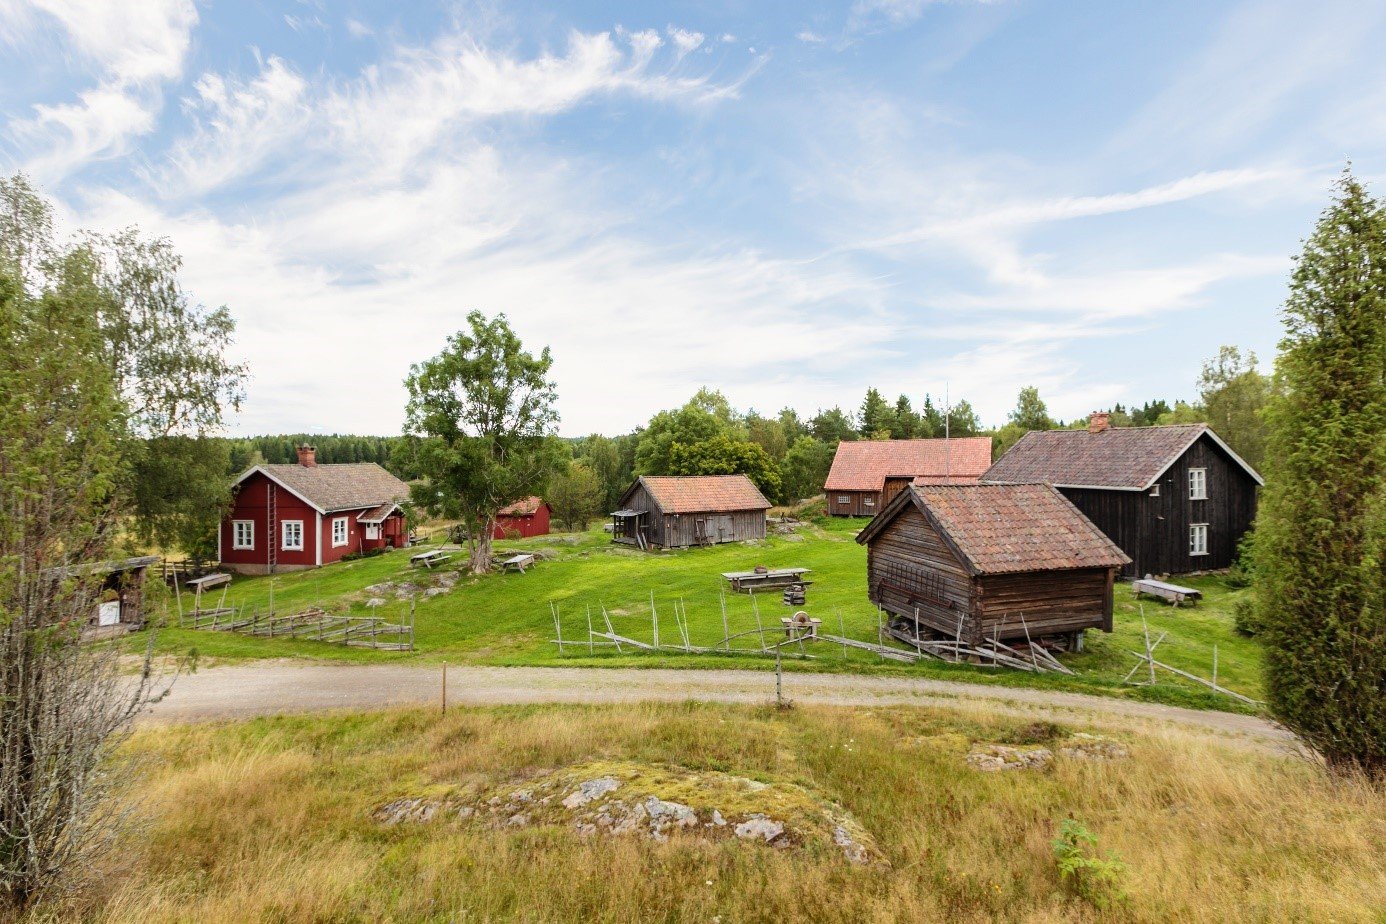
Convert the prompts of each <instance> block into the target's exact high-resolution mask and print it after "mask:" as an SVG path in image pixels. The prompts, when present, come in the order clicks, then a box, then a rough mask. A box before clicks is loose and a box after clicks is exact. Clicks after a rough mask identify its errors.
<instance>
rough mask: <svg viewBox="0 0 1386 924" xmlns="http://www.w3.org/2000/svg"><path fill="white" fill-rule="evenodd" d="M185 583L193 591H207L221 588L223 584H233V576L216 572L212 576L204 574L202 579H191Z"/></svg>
mask: <svg viewBox="0 0 1386 924" xmlns="http://www.w3.org/2000/svg"><path fill="white" fill-rule="evenodd" d="M183 583H184V584H185V585H187V586H188V587H191V588H192V589H193V590H206V589H207V588H209V587H220V586H221V585H222V584H229V583H231V575H229V574H226V573H225V572H222V571H214V572H212V573H211V574H204V575H202V577H195V578H189V579H188V580H186V581H184V582H183Z"/></svg>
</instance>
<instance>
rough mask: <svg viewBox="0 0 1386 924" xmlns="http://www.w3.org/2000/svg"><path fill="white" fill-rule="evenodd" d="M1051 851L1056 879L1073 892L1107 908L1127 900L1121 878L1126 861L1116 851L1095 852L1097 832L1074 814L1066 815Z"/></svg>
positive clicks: (1124, 874) (1094, 904) (1124, 870)
mask: <svg viewBox="0 0 1386 924" xmlns="http://www.w3.org/2000/svg"><path fill="white" fill-rule="evenodd" d="M1054 855H1055V856H1056V857H1057V858H1058V861H1059V879H1060V880H1061V881H1062V882H1063V884H1064V886H1065V887H1066V888H1068V889H1070V890H1071V891H1072V892H1073V894H1074V895H1076V896H1078V897H1079V898H1081V899H1083V900H1084V901H1086V902H1088V903H1089V904H1091V905H1093V906H1094V907H1096V908H1107V907H1110V906H1111V905H1114V904H1117V903H1120V902H1123V901H1125V900H1126V893H1125V892H1124V891H1122V888H1121V881H1122V879H1123V878H1125V876H1126V864H1125V863H1123V862H1121V860H1119V859H1117V856H1116V854H1114V853H1111V852H1108V854H1107V856H1105V857H1102V856H1098V853H1097V835H1095V834H1093V833H1092V832H1091V831H1089V830H1088V829H1087V828H1085V827H1083V825H1082V824H1081V823H1080V822H1078V821H1077V820H1076V819H1073V818H1065V819H1064V821H1063V824H1061V825H1060V826H1059V836H1058V837H1056V838H1054Z"/></svg>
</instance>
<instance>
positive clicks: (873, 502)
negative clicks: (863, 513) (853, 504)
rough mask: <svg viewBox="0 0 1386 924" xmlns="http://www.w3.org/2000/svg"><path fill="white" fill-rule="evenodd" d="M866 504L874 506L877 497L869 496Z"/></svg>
mask: <svg viewBox="0 0 1386 924" xmlns="http://www.w3.org/2000/svg"><path fill="white" fill-rule="evenodd" d="M866 506H868V507H874V506H876V498H874V497H868V498H867V499H866Z"/></svg>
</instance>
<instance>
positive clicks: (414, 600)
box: [409, 596, 419, 651]
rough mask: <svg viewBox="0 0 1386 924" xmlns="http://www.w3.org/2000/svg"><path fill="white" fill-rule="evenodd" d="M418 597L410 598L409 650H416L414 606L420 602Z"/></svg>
mask: <svg viewBox="0 0 1386 924" xmlns="http://www.w3.org/2000/svg"><path fill="white" fill-rule="evenodd" d="M418 599H419V598H418V597H416V596H415V597H410V598H409V650H410V651H413V650H414V605H415V603H417V602H418Z"/></svg>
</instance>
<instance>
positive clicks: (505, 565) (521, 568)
mask: <svg viewBox="0 0 1386 924" xmlns="http://www.w3.org/2000/svg"><path fill="white" fill-rule="evenodd" d="M536 560H537V559H535V557H534V555H533V553H528V552H526V553H524V554H521V555H512V556H510V557H509V558H507V559H506V560H505V561H503V562H501V570H502V571H518V572H520V573H521V574H524V573H525V569H526V568H528V567H529V566H530V565H532V564H534V562H535V561H536Z"/></svg>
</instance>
